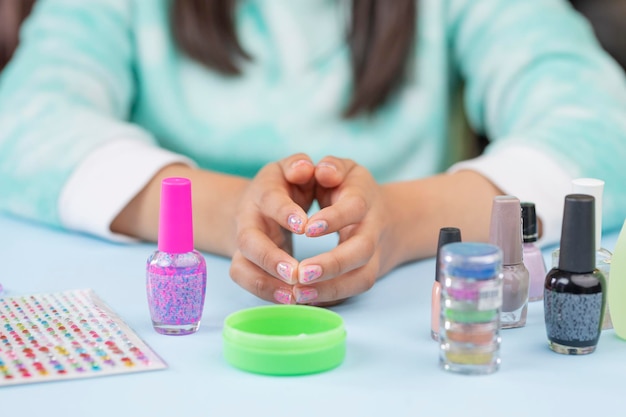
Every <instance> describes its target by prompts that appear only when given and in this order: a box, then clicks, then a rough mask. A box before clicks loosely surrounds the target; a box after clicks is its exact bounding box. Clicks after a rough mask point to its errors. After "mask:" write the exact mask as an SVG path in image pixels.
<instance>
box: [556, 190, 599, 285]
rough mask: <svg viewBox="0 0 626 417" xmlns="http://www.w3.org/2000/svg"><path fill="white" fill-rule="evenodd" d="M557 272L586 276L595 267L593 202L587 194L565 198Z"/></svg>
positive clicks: (592, 198)
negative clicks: (558, 270) (583, 274)
mask: <svg viewBox="0 0 626 417" xmlns="http://www.w3.org/2000/svg"><path fill="white" fill-rule="evenodd" d="M559 250H560V254H559V269H560V270H562V271H567V272H575V273H588V272H591V271H593V269H594V268H595V265H596V248H595V198H594V197H593V196H591V195H587V194H569V195H567V196H565V205H564V207H563V224H562V228H561V247H560V249H559Z"/></svg>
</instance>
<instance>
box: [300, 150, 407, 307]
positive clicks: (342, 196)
mask: <svg viewBox="0 0 626 417" xmlns="http://www.w3.org/2000/svg"><path fill="white" fill-rule="evenodd" d="M315 183H316V186H315V197H316V198H317V200H318V202H319V205H320V208H321V210H320V211H319V212H318V213H316V214H314V215H313V216H311V218H310V219H309V220H308V222H307V223H306V225H305V228H304V232H305V233H306V235H307V236H310V237H315V236H322V235H325V234H328V233H333V232H338V234H339V243H338V245H337V246H336V247H335V248H333V249H332V250H330V251H328V252H326V253H322V254H319V255H316V256H314V257H312V258H309V259H305V260H303V261H301V262H300V265H299V267H298V271H297V280H298V283H297V284H296V286H295V287H294V297H295V302H297V303H304V304H309V303H313V304H324V305H325V304H329V303H336V302H339V301H341V300H343V299H346V298H349V297H351V296H354V295H357V294H360V293H362V292H365V291H367V290H368V289H369V288H371V287H372V286H373V285H374V283H375V282H376V279H377V278H378V277H380V276H381V275H383V274H384V273H386V272H388V271H389V270H391V269H392V268H393V267H394V266H395V265H396V264H395V261H394V259H393V258H392V257H391V256H390V255H391V252H392V251H393V245H394V237H393V236H392V234H391V233H390V231H391V230H390V227H391V223H390V222H391V220H390V217H389V214H390V213H391V211H390V209H389V206H388V204H389V202H388V201H387V200H386V198H385V192H384V190H383V188H382V187H381V186H380V185H379V184H378V183H376V181H375V180H374V178H373V177H372V175H371V174H370V173H369V171H368V170H367V169H366V168H364V167H363V166H360V165H358V164H356V163H355V162H354V161H351V160H349V159H340V158H335V157H326V158H324V159H323V160H322V161H320V162H319V163H318V164H317V166H316V167H315Z"/></svg>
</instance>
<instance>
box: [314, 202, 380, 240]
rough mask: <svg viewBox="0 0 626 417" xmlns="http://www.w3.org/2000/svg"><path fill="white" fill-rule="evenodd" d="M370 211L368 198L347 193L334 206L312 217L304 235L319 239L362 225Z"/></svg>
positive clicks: (327, 207)
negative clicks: (357, 224)
mask: <svg viewBox="0 0 626 417" xmlns="http://www.w3.org/2000/svg"><path fill="white" fill-rule="evenodd" d="M369 209H370V202H369V201H368V200H367V197H366V196H365V195H363V194H360V193H355V192H351V191H347V192H345V193H343V194H342V196H341V198H339V199H337V201H336V202H335V203H334V204H331V205H329V206H326V207H324V208H323V209H321V210H320V211H318V212H317V213H315V214H314V215H312V216H311V217H310V218H309V219H308V220H307V221H306V224H305V225H303V230H304V233H305V234H306V235H307V236H309V237H317V236H323V235H327V234H329V233H333V232H337V231H339V230H341V229H343V228H345V227H347V226H349V225H353V224H356V223H360V222H361V221H362V220H363V219H364V218H365V216H366V215H367V213H368V211H369Z"/></svg>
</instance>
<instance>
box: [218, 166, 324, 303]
mask: <svg viewBox="0 0 626 417" xmlns="http://www.w3.org/2000/svg"><path fill="white" fill-rule="evenodd" d="M314 174H315V166H314V165H313V163H312V162H311V159H310V158H309V157H308V156H307V155H304V154H296V155H292V156H290V157H288V158H285V159H283V160H281V161H279V162H274V163H270V164H268V165H266V166H265V167H264V168H263V169H261V170H260V171H259V173H258V174H257V175H256V176H255V177H254V179H253V180H252V181H251V182H250V184H249V185H248V187H247V188H246V189H245V190H244V192H243V195H242V197H241V200H240V202H239V204H238V209H237V211H236V213H235V221H236V250H235V252H234V254H233V256H232V263H231V267H230V276H231V278H232V279H233V280H234V281H235V282H236V283H237V284H239V285H240V286H241V287H243V288H244V289H246V290H248V291H249V292H251V293H253V294H255V295H257V296H258V297H260V298H262V299H264V300H267V301H274V302H279V303H283V304H293V303H295V299H294V296H293V285H294V284H295V283H296V282H297V271H298V261H297V260H296V259H294V258H293V256H292V239H291V237H292V233H297V234H302V233H304V230H305V229H304V227H305V225H306V223H307V211H308V209H309V208H310V206H311V204H312V202H313V199H314V190H315V188H314V185H315V178H314Z"/></svg>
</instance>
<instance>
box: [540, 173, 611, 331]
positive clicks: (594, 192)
mask: <svg viewBox="0 0 626 417" xmlns="http://www.w3.org/2000/svg"><path fill="white" fill-rule="evenodd" d="M603 192H604V181H602V180H599V179H596V178H576V179H574V180H572V194H587V195H591V196H593V198H595V202H596V205H595V212H596V214H595V229H596V235H595V236H596V237H595V242H596V244H595V245H596V246H595V247H596V252H595V253H596V254H595V256H596V268H598V269H599V270H600V272H602V275H603V276H604V280H605V281H606V285H607V288H608V286H609V276H610V272H611V259H612V257H613V254H612V253H611V251H609V250H608V249H605V248H603V247H602V194H603ZM559 253H560V249H558V248H557V249H555V250H554V252H552V267H553V268H556V267H558V265H559ZM612 328H613V323H612V322H611V312H610V302H608V299H607V303H606V304H605V306H604V319H603V320H602V329H603V330H606V329H612Z"/></svg>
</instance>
